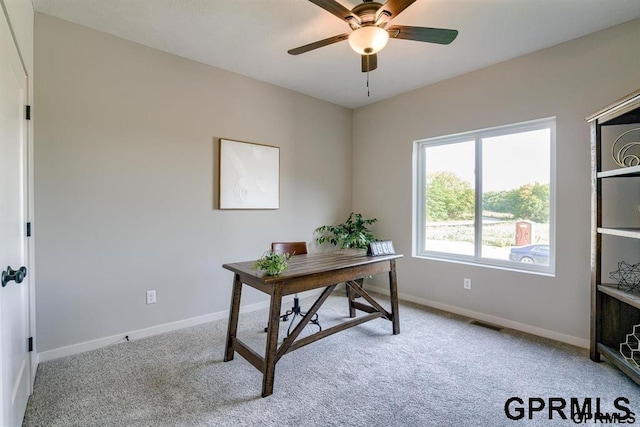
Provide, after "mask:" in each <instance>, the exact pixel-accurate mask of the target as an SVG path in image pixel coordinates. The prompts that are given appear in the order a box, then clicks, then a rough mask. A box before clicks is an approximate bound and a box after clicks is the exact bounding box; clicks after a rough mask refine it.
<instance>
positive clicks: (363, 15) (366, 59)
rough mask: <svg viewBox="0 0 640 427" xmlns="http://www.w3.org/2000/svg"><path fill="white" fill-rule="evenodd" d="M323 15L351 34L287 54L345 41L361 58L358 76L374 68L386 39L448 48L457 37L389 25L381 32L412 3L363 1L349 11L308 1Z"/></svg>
mask: <svg viewBox="0 0 640 427" xmlns="http://www.w3.org/2000/svg"><path fill="white" fill-rule="evenodd" d="M309 1H310V2H311V3H313V4H315V5H317V6H320V7H321V8H323V9H324V10H326V11H327V12H329V13H331V14H333V15H335V16H337V17H338V18H340V19H342V20H344V21H345V22H346V23H347V24H349V26H350V27H351V29H352V30H353V31H352V32H351V33H344V34H340V35H337V36H333V37H329V38H328V39H324V40H319V41H317V42H314V43H309V44H306V45H304V46H300V47H297V48H295V49H291V50H289V51H288V53H289V54H291V55H300V54H301V53H305V52H309V51H311V50H314V49H318V48H320V47H323V46H327V45H330V44H333V43H337V42H341V41H343V40H347V39H348V40H349V45H350V46H351V48H352V49H353V50H355V51H356V52H357V53H359V54H360V55H361V57H362V72H363V73H366V72H369V71H373V70H375V69H376V68H378V56H377V53H378V52H380V51H381V50H382V49H383V48H384V47H385V46H386V45H387V42H388V41H389V38H390V37H392V38H394V39H404V40H415V41H419V42H428V43H438V44H449V43H451V42H452V41H453V40H454V39H455V38H456V37H457V36H458V30H447V29H444V28H427V27H408V26H406V25H392V26H390V27H389V28H385V27H386V26H387V24H388V23H389V21H391V20H392V19H393V18H395V17H396V16H398V15H399V14H400V13H401V12H402V11H403V10H405V9H406V8H407V7H409V6H411V4H412V3H414V2H415V1H416V0H387V2H386V3H385V4H380V3H378V2H375V1H373V0H363V3H362V4H359V5H356V6H355V7H354V8H353V9H351V10H349V9H347V8H346V7H344V6H342V5H341V4H340V3H338V2H337V1H336V0H309Z"/></svg>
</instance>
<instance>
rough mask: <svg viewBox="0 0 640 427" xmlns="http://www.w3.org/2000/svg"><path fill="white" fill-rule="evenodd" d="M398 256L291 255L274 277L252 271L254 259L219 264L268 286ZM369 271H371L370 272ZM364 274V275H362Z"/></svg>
mask: <svg viewBox="0 0 640 427" xmlns="http://www.w3.org/2000/svg"><path fill="white" fill-rule="evenodd" d="M398 258H402V255H398V254H396V255H383V256H375V257H374V256H367V254H366V252H365V251H364V250H354V249H347V250H342V251H336V252H326V253H315V254H305V255H294V256H292V257H291V259H289V261H288V267H287V269H286V270H285V271H283V272H282V273H280V274H279V275H277V276H268V275H267V274H266V273H265V272H264V271H262V270H254V269H253V268H252V267H253V264H254V262H255V261H244V262H236V263H232V264H224V265H223V266H222V267H223V268H225V269H227V270H230V271H233V272H234V273H237V274H240V275H241V276H242V277H243V278H244V279H252V280H251V281H257V282H260V283H261V284H263V285H270V284H273V283H280V282H291V281H296V279H300V278H303V277H306V276H309V275H312V274H321V273H337V272H339V271H340V270H343V269H349V268H354V267H364V270H367V268H366V267H367V266H370V265H372V264H379V263H382V262H384V261H391V260H395V259H398ZM374 273H375V272H372V273H371V274H374ZM364 275H365V276H366V275H368V274H364Z"/></svg>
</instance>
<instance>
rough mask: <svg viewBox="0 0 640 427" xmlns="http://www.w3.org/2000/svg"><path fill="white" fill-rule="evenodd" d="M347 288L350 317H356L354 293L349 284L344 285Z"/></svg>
mask: <svg viewBox="0 0 640 427" xmlns="http://www.w3.org/2000/svg"><path fill="white" fill-rule="evenodd" d="M344 285H345V286H346V287H347V300H348V301H349V317H351V318H353V317H356V309H355V308H354V307H353V298H354V291H353V288H352V287H351V285H349V283H345V284H344Z"/></svg>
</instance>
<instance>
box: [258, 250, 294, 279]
mask: <svg viewBox="0 0 640 427" xmlns="http://www.w3.org/2000/svg"><path fill="white" fill-rule="evenodd" d="M289 258H291V255H289V254H282V253H280V252H273V251H267V252H265V253H264V254H263V255H262V257H261V258H260V259H259V260H257V261H256V262H255V263H254V264H253V268H254V269H255V270H264V271H265V272H266V273H267V276H277V275H278V274H280V273H282V272H283V271H285V270H286V269H287V266H288V264H287V261H288V260H289Z"/></svg>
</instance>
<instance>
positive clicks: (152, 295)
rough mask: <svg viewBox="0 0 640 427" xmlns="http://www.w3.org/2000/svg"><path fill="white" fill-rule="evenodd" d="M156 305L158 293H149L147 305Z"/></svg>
mask: <svg viewBox="0 0 640 427" xmlns="http://www.w3.org/2000/svg"><path fill="white" fill-rule="evenodd" d="M155 303H156V291H147V304H155Z"/></svg>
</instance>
